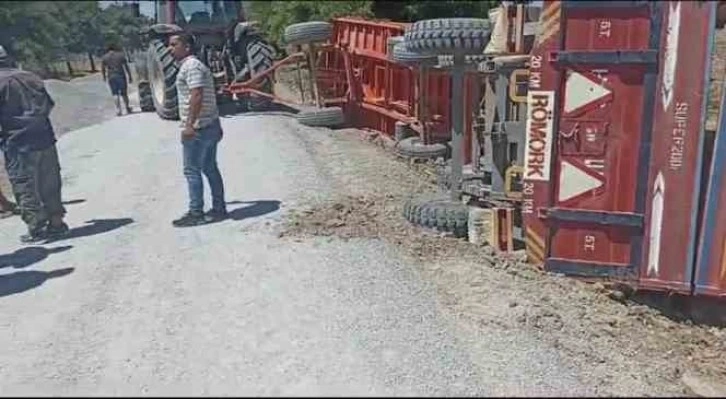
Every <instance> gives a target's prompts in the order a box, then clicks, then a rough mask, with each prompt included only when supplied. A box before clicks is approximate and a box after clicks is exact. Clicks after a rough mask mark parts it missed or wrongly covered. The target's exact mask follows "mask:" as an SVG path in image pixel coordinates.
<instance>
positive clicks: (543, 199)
mask: <svg viewBox="0 0 726 399" xmlns="http://www.w3.org/2000/svg"><path fill="white" fill-rule="evenodd" d="M561 4H562V3H561V2H560V1H559V0H545V1H544V4H543V5H542V14H541V18H540V25H541V29H542V34H541V35H540V36H539V37H538V39H537V42H536V43H535V45H534V48H533V49H532V58H531V60H530V74H529V76H530V80H529V90H528V93H527V102H528V107H527V113H528V115H527V125H526V135H527V138H526V143H525V159H524V176H523V184H522V192H523V202H522V216H523V221H524V226H525V229H524V237H525V244H526V252H527V258H528V260H529V261H530V262H532V263H535V264H537V265H539V266H542V265H543V263H544V260H545V256H546V252H545V251H546V242H545V238H546V237H547V226H546V225H545V223H544V219H543V218H541V217H540V216H541V214H540V212H539V208H543V207H545V206H546V204H547V203H548V200H549V196H550V191H551V190H550V187H551V184H550V164H551V158H552V147H553V145H554V143H553V140H554V139H555V137H554V121H553V118H554V115H553V114H554V110H555V100H556V99H555V90H556V86H557V83H558V82H557V80H558V78H559V76H558V74H557V71H556V70H555V69H554V68H552V67H550V65H549V64H548V58H549V57H548V54H549V53H550V52H551V51H556V50H558V49H559V48H560V40H561V35H562V32H561V27H560V24H561V13H562V10H561Z"/></svg>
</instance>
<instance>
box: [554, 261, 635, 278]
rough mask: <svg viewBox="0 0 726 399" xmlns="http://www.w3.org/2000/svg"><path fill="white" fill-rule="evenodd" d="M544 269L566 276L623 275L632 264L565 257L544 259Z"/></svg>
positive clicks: (631, 268) (625, 274)
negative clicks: (593, 261)
mask: <svg viewBox="0 0 726 399" xmlns="http://www.w3.org/2000/svg"><path fill="white" fill-rule="evenodd" d="M545 269H546V270H548V271H553V272H556V273H562V274H564V275H566V276H576V277H601V278H604V277H624V276H627V275H628V273H629V272H630V271H631V270H633V265H618V264H612V263H591V262H582V261H580V262H573V261H570V260H566V259H559V258H549V259H547V260H545Z"/></svg>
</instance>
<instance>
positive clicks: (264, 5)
mask: <svg viewBox="0 0 726 399" xmlns="http://www.w3.org/2000/svg"><path fill="white" fill-rule="evenodd" d="M372 5H373V1H369V0H352V1H335V0H331V1H250V2H249V10H250V19H251V20H254V21H257V22H259V23H260V28H261V29H262V31H263V32H264V33H265V35H266V36H267V38H268V39H269V40H270V41H271V42H272V43H274V44H275V45H277V46H278V47H282V46H284V43H283V40H282V36H283V32H284V30H285V27H287V26H288V25H292V24H295V23H299V22H308V21H328V20H330V19H332V18H336V17H342V16H360V17H372V16H373V13H372V10H371V9H372Z"/></svg>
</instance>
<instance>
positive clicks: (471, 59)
mask: <svg viewBox="0 0 726 399" xmlns="http://www.w3.org/2000/svg"><path fill="white" fill-rule="evenodd" d="M489 58H491V57H489V56H487V55H484V54H470V55H466V56H464V63H465V64H466V65H469V66H473V67H478V66H479V64H480V63H482V62H484V61H486V60H488V59H489ZM436 66H437V67H438V68H450V67H452V66H454V57H453V56H451V55H449V54H442V55H439V56H438V64H437V65H436Z"/></svg>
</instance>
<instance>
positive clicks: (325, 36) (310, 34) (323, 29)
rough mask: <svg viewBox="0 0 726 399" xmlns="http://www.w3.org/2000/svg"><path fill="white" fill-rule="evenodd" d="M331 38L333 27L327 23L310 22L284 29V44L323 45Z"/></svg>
mask: <svg viewBox="0 0 726 399" xmlns="http://www.w3.org/2000/svg"><path fill="white" fill-rule="evenodd" d="M332 36H333V25H332V24H330V23H328V22H322V21H310V22H302V23H299V24H293V25H290V26H288V27H287V28H285V34H284V40H285V43H286V44H292V45H294V44H310V43H323V42H327V41H328V40H330V38H331V37H332Z"/></svg>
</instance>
